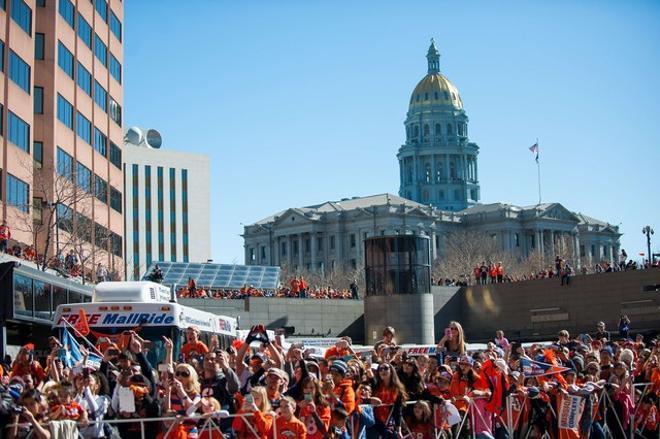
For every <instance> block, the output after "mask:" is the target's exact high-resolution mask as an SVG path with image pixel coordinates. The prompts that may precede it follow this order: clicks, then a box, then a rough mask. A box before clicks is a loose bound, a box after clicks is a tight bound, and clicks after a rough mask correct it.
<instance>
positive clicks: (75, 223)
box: [11, 158, 112, 279]
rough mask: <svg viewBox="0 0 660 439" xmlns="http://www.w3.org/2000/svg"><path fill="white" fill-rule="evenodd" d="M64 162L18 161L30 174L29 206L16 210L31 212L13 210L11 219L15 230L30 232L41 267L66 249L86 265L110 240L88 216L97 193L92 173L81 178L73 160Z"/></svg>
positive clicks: (106, 231) (104, 229)
mask: <svg viewBox="0 0 660 439" xmlns="http://www.w3.org/2000/svg"><path fill="white" fill-rule="evenodd" d="M64 166H65V164H63V163H59V164H58V167H59V168H58V169H56V168H55V166H54V165H53V164H44V165H43V166H42V165H40V164H37V163H36V162H35V163H33V161H32V160H31V158H29V160H25V161H23V162H21V167H23V168H24V169H25V170H26V171H28V172H29V173H30V175H31V176H32V192H33V199H32V200H30V201H31V203H30V205H29V206H23V207H24V208H23V209H17V210H16V211H17V212H20V211H21V210H22V211H28V212H31V213H32V214H31V215H30V214H28V215H24V214H22V212H21V213H16V214H15V217H14V218H11V222H12V226H13V227H14V228H15V229H16V230H19V231H23V232H27V233H30V235H31V236H32V241H33V245H34V249H35V253H36V254H37V264H38V267H39V268H40V269H41V270H46V268H48V267H49V265H50V264H54V265H57V263H58V261H60V260H62V259H63V258H62V256H63V253H64V252H67V251H70V250H73V251H74V253H75V254H76V255H77V256H78V260H79V261H80V263H81V266H82V267H87V266H88V264H89V263H90V261H91V260H93V259H94V258H95V255H97V254H98V253H99V252H105V251H107V250H108V249H109V244H110V245H111V244H112V243H111V238H112V237H111V233H110V232H109V231H108V230H107V229H106V228H104V227H99V225H97V224H96V223H95V222H94V221H93V220H91V219H89V218H93V217H94V216H93V215H92V205H93V203H94V199H95V197H96V195H97V194H95V193H94V190H95V187H94V181H93V174H90V176H89V179H88V181H85V178H84V176H78V175H77V174H76V170H75V168H74V166H73V163H72V164H71V168H70V169H67V168H64ZM107 195H108V194H106V196H107ZM110 250H111V249H110ZM106 255H107V253H106ZM60 268H62V267H60ZM88 268H89V267H88ZM83 269H84V268H83ZM92 271H93V270H92ZM83 279H84V276H83Z"/></svg>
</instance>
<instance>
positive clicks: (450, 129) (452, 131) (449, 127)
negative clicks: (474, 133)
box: [447, 123, 454, 136]
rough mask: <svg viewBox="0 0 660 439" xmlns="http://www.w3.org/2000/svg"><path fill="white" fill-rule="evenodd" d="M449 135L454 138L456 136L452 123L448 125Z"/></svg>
mask: <svg viewBox="0 0 660 439" xmlns="http://www.w3.org/2000/svg"><path fill="white" fill-rule="evenodd" d="M447 135H448V136H452V135H454V130H453V128H452V126H451V124H450V123H448V124H447Z"/></svg>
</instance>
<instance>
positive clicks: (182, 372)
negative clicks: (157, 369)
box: [174, 370, 190, 378]
mask: <svg viewBox="0 0 660 439" xmlns="http://www.w3.org/2000/svg"><path fill="white" fill-rule="evenodd" d="M174 376H177V377H184V378H188V377H190V372H188V371H187V370H177V371H176V372H175V373H174Z"/></svg>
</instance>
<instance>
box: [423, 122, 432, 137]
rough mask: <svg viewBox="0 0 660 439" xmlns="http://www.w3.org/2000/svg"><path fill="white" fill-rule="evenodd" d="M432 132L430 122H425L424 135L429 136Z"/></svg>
mask: <svg viewBox="0 0 660 439" xmlns="http://www.w3.org/2000/svg"><path fill="white" fill-rule="evenodd" d="M430 133H431V128H430V127H429V126H428V124H424V137H427V136H428V135H429V134H430Z"/></svg>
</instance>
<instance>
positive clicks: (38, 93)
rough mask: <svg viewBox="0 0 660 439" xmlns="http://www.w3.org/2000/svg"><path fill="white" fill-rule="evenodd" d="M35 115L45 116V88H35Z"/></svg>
mask: <svg viewBox="0 0 660 439" xmlns="http://www.w3.org/2000/svg"><path fill="white" fill-rule="evenodd" d="M34 114H44V88H43V87H34Z"/></svg>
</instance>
